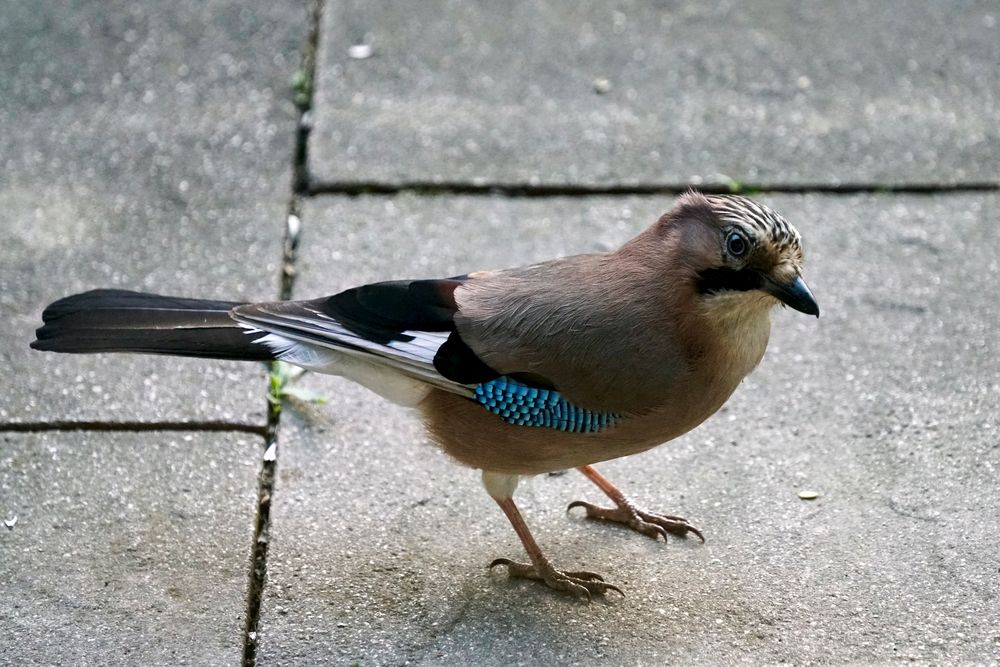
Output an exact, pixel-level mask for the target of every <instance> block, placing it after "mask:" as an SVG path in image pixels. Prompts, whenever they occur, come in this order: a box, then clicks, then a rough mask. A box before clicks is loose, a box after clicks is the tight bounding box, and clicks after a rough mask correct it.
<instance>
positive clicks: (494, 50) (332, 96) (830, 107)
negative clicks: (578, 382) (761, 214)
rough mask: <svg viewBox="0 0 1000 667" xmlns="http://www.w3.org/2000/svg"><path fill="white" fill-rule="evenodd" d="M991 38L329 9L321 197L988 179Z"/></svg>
mask: <svg viewBox="0 0 1000 667" xmlns="http://www.w3.org/2000/svg"><path fill="white" fill-rule="evenodd" d="M998 24H1000V9H998V7H997V5H996V4H995V3H993V2H912V3H899V2H878V1H876V0H852V1H851V2H823V1H822V0H810V1H808V2H799V1H798V0H781V1H768V2H736V1H733V0H724V1H721V2H700V1H699V0H684V1H681V2H669V3H652V2H641V1H639V0H636V1H616V2H603V1H601V0H587V1H583V2H580V1H576V0H570V1H564V2H547V3H503V2H466V1H464V0H439V1H435V2H427V3H422V4H421V7H420V10H419V11H418V12H414V10H413V8H412V7H411V6H410V5H408V4H406V3H372V2H367V1H366V0H338V1H333V0H331V1H330V2H329V3H328V7H327V11H326V14H325V17H324V25H323V36H322V41H321V53H320V61H319V73H318V81H317V104H316V113H315V119H316V128H315V131H314V135H313V150H312V152H311V165H312V167H313V171H314V176H315V177H316V178H317V179H318V180H319V181H320V182H326V183H331V182H339V181H355V180H361V181H364V180H380V181H386V182H406V181H434V180H445V181H468V182H514V183H533V182H540V183H543V184H598V185H609V184H613V185H619V186H620V185H628V184H635V183H688V182H692V183H699V182H708V183H728V182H730V181H732V180H736V181H739V182H743V183H747V182H753V183H790V184H797V183H798V184H801V183H816V184H824V185H836V184H841V183H857V182H868V183H875V184H889V183H913V182H918V183H927V182H929V183H954V182H962V181H992V182H994V183H995V182H998V181H1000V129H998V128H1000V96H998V95H1000V88H998V86H997V85H996V76H995V73H996V72H997V71H998V70H1000V25H998ZM357 44H368V45H370V47H371V50H372V55H371V57H369V58H366V59H353V58H351V55H350V53H351V51H350V47H351V46H352V45H357ZM599 91H605V92H603V93H602V92H599Z"/></svg>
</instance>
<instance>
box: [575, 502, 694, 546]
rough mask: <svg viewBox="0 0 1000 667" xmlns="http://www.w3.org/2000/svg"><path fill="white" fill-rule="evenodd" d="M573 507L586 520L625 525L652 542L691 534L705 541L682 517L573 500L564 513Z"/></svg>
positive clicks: (633, 507) (628, 506) (629, 506)
mask: <svg viewBox="0 0 1000 667" xmlns="http://www.w3.org/2000/svg"><path fill="white" fill-rule="evenodd" d="M574 507H582V508H584V509H585V510H586V511H587V518H588V519H594V520H596V521H612V522H614V523H621V524H625V525H626V526H628V527H629V528H631V529H632V530H634V531H636V532H639V533H642V534H643V535H645V536H647V537H652V538H653V539H654V540H655V539H656V538H658V537H660V536H661V535H662V536H663V539H664V540H666V539H667V534H668V533H669V534H670V535H676V536H677V537H687V535H688V533H691V534H693V535H697V536H698V539H700V540H701V541H702V542H704V541H705V536H704V535H702V534H701V531H700V530H698V529H697V528H695V527H694V526H692V525H691V524H690V523H688V520H687V519H685V518H684V517H680V516H674V515H672V514H657V513H655V512H647V511H645V510H642V509H639V508H638V507H636V506H635V505H633V504H631V503H625V504H622V505H618V506H617V507H598V506H597V505H591V504H590V503H586V502H584V501H582V500H575V501H573V502H571V503H570V504H569V506H568V507H567V508H566V511H567V512H568V511H570V510H571V509H573V508H574Z"/></svg>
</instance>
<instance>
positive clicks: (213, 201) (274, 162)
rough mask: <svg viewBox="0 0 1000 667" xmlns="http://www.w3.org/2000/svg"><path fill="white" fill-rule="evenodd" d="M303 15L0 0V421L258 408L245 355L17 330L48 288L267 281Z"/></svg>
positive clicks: (249, 285) (230, 286) (216, 294)
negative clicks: (33, 344)
mask: <svg viewBox="0 0 1000 667" xmlns="http://www.w3.org/2000/svg"><path fill="white" fill-rule="evenodd" d="M304 29H305V12H304V10H303V8H302V7H301V4H300V3H298V2H293V1H292V0H282V1H281V2H278V3H271V4H269V5H268V7H266V8H263V7H261V8H256V9H254V10H253V11H251V10H250V9H248V8H247V7H246V6H244V5H243V4H242V3H239V2H229V1H212V2H207V3H203V2H181V3H171V4H166V5H163V4H160V3H151V2H111V3H100V4H93V3H86V2H75V3H69V4H67V3H59V4H58V5H57V4H41V5H37V6H36V5H35V4H32V3H12V4H10V5H9V6H8V7H6V8H5V9H4V11H3V12H2V16H0V62H2V63H3V64H4V67H3V69H4V71H5V73H6V74H5V76H4V77H2V80H0V126H2V127H4V128H5V130H6V131H4V132H3V133H0V168H2V170H3V174H4V177H3V179H2V180H0V209H2V210H3V211H4V214H3V217H2V219H0V233H2V235H3V242H2V243H0V309H2V312H3V317H2V318H0V337H2V338H3V340H4V341H5V345H4V347H3V350H2V351H0V368H2V369H3V372H4V374H5V375H6V376H7V377H8V378H16V381H14V382H9V383H8V385H9V386H8V391H6V392H4V397H3V398H2V399H0V422H12V421H14V422H24V421H49V420H59V419H83V420H143V421H154V420H189V421H197V420H204V419H229V420H235V421H241V422H255V423H261V422H262V421H263V419H264V417H263V410H264V406H263V401H262V400H261V391H262V390H261V383H262V371H261V369H260V366H259V365H253V364H247V365H241V364H236V363H224V362H204V361H198V360H177V359H173V360H169V361H168V360H166V359H162V358H160V359H158V358H150V357H134V356H131V355H129V356H126V355H114V356H100V357H91V356H69V355H54V354H41V353H38V352H32V351H30V350H29V349H28V343H29V342H30V341H31V340H32V338H33V337H34V336H33V332H34V329H35V327H37V326H38V325H39V324H40V315H41V311H42V308H43V307H44V306H45V305H46V304H47V303H49V302H50V301H53V300H55V299H57V298H59V297H62V296H65V295H67V294H70V293H73V292H78V291H82V290H85V289H90V288H95V287H119V288H128V289H139V290H144V291H154V292H161V293H167V294H180V295H189V296H206V297H211V298H228V299H257V300H260V299H268V298H273V297H274V296H275V295H276V294H277V278H276V276H277V264H278V262H279V260H280V244H281V233H282V224H283V219H284V209H285V206H286V202H287V198H288V193H289V173H288V172H289V170H288V162H289V155H290V152H291V143H292V137H293V134H294V125H295V113H294V109H293V108H292V105H291V103H290V102H289V101H288V99H287V97H288V93H287V83H288V80H289V78H290V76H291V74H292V72H293V71H294V70H295V68H296V67H297V66H298V57H299V51H300V47H301V39H302V35H303V32H304ZM223 397H224V398H223Z"/></svg>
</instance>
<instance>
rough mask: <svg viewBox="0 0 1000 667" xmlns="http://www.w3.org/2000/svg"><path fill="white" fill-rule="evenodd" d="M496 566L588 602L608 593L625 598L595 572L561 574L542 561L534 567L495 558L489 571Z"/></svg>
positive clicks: (620, 590) (623, 594) (620, 591)
mask: <svg viewBox="0 0 1000 667" xmlns="http://www.w3.org/2000/svg"><path fill="white" fill-rule="evenodd" d="M497 565H506V566H507V573H508V574H509V575H510V576H511V577H516V578H519V579H534V580H535V581H541V582H542V583H544V584H545V585H546V586H548V587H549V588H552V589H555V590H557V591H566V592H568V593H572V594H574V595H578V596H586V598H587V601H588V602H589V601H590V600H591V599H593V596H594V595H604V594H605V593H607V592H608V591H615V592H616V593H618V594H620V595H621V596H622V597H625V593H623V592H622V589H620V588H618V587H617V586H614V585H612V584H609V583H606V582H605V581H604V577H602V576H601V575H599V574H597V573H596V572H586V571H581V572H562V571H560V570H557V569H555V568H554V567H552V565H551V564H549V562H548V561H543V562H542V563H540V564H539V565H537V566H536V565H532V564H531V563H517V562H515V561H512V560H510V559H509V558H497V559H496V560H495V561H493V562H492V563H490V569H491V570H492V569H493V568H494V567H496V566H497Z"/></svg>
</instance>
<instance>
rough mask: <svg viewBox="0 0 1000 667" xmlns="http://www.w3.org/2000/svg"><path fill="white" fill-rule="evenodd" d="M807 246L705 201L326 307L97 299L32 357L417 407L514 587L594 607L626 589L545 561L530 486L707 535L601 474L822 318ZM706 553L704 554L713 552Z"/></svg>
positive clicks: (751, 208) (758, 212) (80, 302)
mask: <svg viewBox="0 0 1000 667" xmlns="http://www.w3.org/2000/svg"><path fill="white" fill-rule="evenodd" d="M802 263H803V255H802V246H801V242H800V237H799V234H798V232H797V231H796V230H795V228H794V227H792V226H791V225H790V224H789V223H788V222H787V221H786V220H785V219H784V218H782V217H781V216H780V215H778V214H777V213H775V212H774V211H773V210H771V209H770V208H768V207H766V206H763V205H761V204H759V203H757V202H754V201H752V200H750V199H746V198H744V197H738V196H705V195H702V194H699V193H696V192H688V193H687V194H685V195H683V196H681V197H680V199H679V200H678V202H677V203H676V204H675V205H674V207H673V208H671V209H670V210H669V211H668V212H667V213H665V214H664V215H663V216H662V217H661V218H660V219H659V220H657V221H656V222H655V223H653V225H652V226H651V227H649V228H648V229H646V230H645V231H643V232H642V233H641V234H639V235H638V236H636V237H635V238H633V239H632V240H630V241H628V242H627V243H625V245H623V246H622V247H621V248H619V249H617V250H615V251H612V252H601V253H593V254H585V255H576V256H572V257H564V258H561V259H555V260H552V261H548V262H542V263H540V264H534V265H531V266H526V267H522V268H514V269H506V270H497V271H478V272H475V273H469V274H467V275H462V276H457V277H453V278H444V279H440V280H397V281H391V282H381V283H375V284H370V285H362V286H360V287H354V288H352V289H348V290H346V291H343V292H340V293H339V294H335V295H333V296H329V297H323V298H319V299H313V300H309V301H284V302H277V303H236V302H226V301H208V300H201V299H186V298H175V297H167V296H159V295H153V294H143V293H138V292H128V291H123V290H94V291H90V292H85V293H83V294H78V295H74V296H69V297H66V298H64V299H61V300H59V301H56V302H55V303H53V304H51V305H50V306H48V307H47V308H46V309H45V311H44V313H43V314H42V319H43V321H44V324H43V326H42V327H41V328H39V329H38V331H37V340H35V341H34V342H32V343H31V347H33V348H35V349H38V350H50V351H55V352H78V353H79V352H139V353H146V354H173V355H185V356H194V357H204V358H216V359H245V360H263V361H267V360H275V359H280V360H283V361H286V362H288V363H291V364H296V365H298V366H301V367H303V368H306V369H309V370H313V371H317V372H320V373H331V374H336V375H341V376H344V377H347V378H349V379H351V380H353V381H355V382H358V383H360V384H362V385H364V386H365V387H367V388H369V389H371V390H373V391H374V392H376V393H378V394H380V395H382V396H383V397H385V398H387V399H389V400H391V401H395V402H396V403H400V404H403V405H406V406H410V407H412V408H415V409H416V410H417V411H418V412H419V414H420V416H421V417H422V418H423V421H424V422H425V424H426V427H427V430H428V432H429V434H430V436H431V438H432V440H433V441H434V442H436V443H437V445H438V446H440V447H441V448H442V449H443V450H444V451H445V452H446V453H447V454H449V455H450V456H451V457H452V458H454V459H455V460H457V461H458V462H459V463H462V464H464V465H466V466H470V467H472V468H477V469H479V470H481V471H482V480H483V484H484V486H485V487H486V491H487V492H488V493H489V494H490V496H492V497H493V499H494V500H495V501H496V502H497V503H498V504H499V506H500V509H501V510H503V512H504V514H506V516H507V518H508V519H509V520H510V523H511V525H512V526H513V528H514V530H515V531H516V533H517V536H518V537H519V538H520V540H521V542H522V544H523V545H524V549H525V551H526V552H527V555H528V558H529V562H526V563H521V562H515V561H512V560H509V559H506V558H500V559H497V560H495V561H494V562H493V563H492V564H491V565H490V567H491V568H492V567H494V566H497V565H504V566H506V567H507V568H508V572H509V574H510V576H514V577H524V578H530V579H535V580H539V581H541V582H543V583H545V584H546V585H548V586H549V587H550V588H553V589H557V590H562V591H568V592H571V593H574V594H578V595H582V596H586V597H587V598H590V597H591V596H592V595H594V594H598V595H602V594H604V593H606V592H607V591H609V590H614V591H616V592H618V593H621V590H620V589H619V588H618V587H616V586H614V585H612V584H610V583H607V582H605V581H604V579H603V578H602V577H601V576H600V575H598V574H596V573H593V572H586V571H579V572H572V571H562V570H559V569H556V568H555V567H554V566H553V565H552V564H551V563H550V561H549V560H548V559H547V558H546V557H545V555H544V554H543V553H542V551H541V549H540V548H539V546H538V544H537V543H536V542H535V540H534V538H532V536H531V533H530V531H529V530H528V526H527V524H526V523H525V522H524V519H523V518H522V517H521V514H520V512H519V511H518V509H517V506H516V505H515V504H514V500H513V495H514V490H515V488H516V487H517V484H518V480H519V479H520V477H521V476H523V475H535V474H539V473H544V472H549V471H554V470H561V469H565V468H570V467H574V468H578V469H579V470H580V472H582V473H583V474H584V475H586V476H587V478H589V479H590V480H591V481H593V482H594V483H595V484H596V485H597V486H598V487H599V488H600V489H601V491H603V492H604V493H605V494H606V495H607V496H608V497H609V498H610V499H611V501H612V502H613V504H614V506H613V507H610V508H606V507H598V506H596V505H592V504H590V503H585V502H581V501H577V502H574V503H572V504H571V505H570V508H572V507H582V508H584V510H585V511H586V515H587V517H588V518H591V519H597V520H603V521H613V522H620V523H623V524H625V525H627V526H629V527H631V528H632V529H634V530H636V531H638V532H640V533H643V534H644V535H647V536H649V537H652V538H654V539H655V538H657V537H658V536H661V535H662V536H663V537H664V538H666V537H667V534H668V533H670V534H675V535H679V536H685V535H687V534H688V533H690V534H693V535H696V536H698V537H699V538H701V537H702V535H701V533H700V532H699V531H698V529H696V528H695V527H694V526H692V525H691V524H690V523H688V522H687V521H686V520H685V519H683V518H681V517H678V516H673V515H669V514H660V513H655V512H650V511H646V510H644V509H640V508H639V507H637V506H636V505H635V504H633V503H632V502H631V501H630V500H629V499H628V498H627V497H626V496H625V495H624V494H623V493H622V492H621V491H619V490H618V488H616V487H615V486H614V485H613V484H612V483H611V482H610V481H608V480H607V479H606V478H605V477H603V476H602V475H601V474H600V473H599V472H598V471H597V470H595V469H594V468H593V464H594V463H598V462H600V461H607V460H609V459H615V458H618V457H621V456H628V455H630V454H636V453H638V452H642V451H645V450H647V449H650V448H651V447H655V446H657V445H659V444H661V443H664V442H666V441H668V440H671V439H673V438H676V437H678V436H679V435H681V434H683V433H685V432H687V431H689V430H691V429H692V428H694V427H695V426H697V425H698V424H700V423H701V422H703V421H705V420H706V419H707V418H708V417H709V416H711V415H712V414H713V413H714V412H715V411H716V410H718V409H719V408H720V407H721V406H722V404H723V403H724V402H725V401H726V400H727V399H728V398H729V396H730V395H731V394H732V393H733V391H734V390H735V389H736V387H737V385H739V383H740V382H741V381H742V380H743V378H744V377H745V376H746V375H747V374H748V373H749V372H750V371H751V370H753V368H754V367H755V366H756V365H757V364H758V362H759V361H760V360H761V357H762V356H763V354H764V350H765V348H766V346H767V340H768V336H769V334H770V327H771V324H770V316H769V313H770V311H771V309H772V307H773V306H775V305H777V304H779V303H782V304H785V305H787V306H790V307H791V308H794V309H795V310H798V311H801V312H803V313H807V314H810V315H816V316H818V315H819V307H818V305H817V304H816V300H815V299H814V298H813V295H812V293H811V292H810V291H809V288H808V287H807V286H806V284H805V283H804V282H803V280H802ZM702 539H703V538H702Z"/></svg>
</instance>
